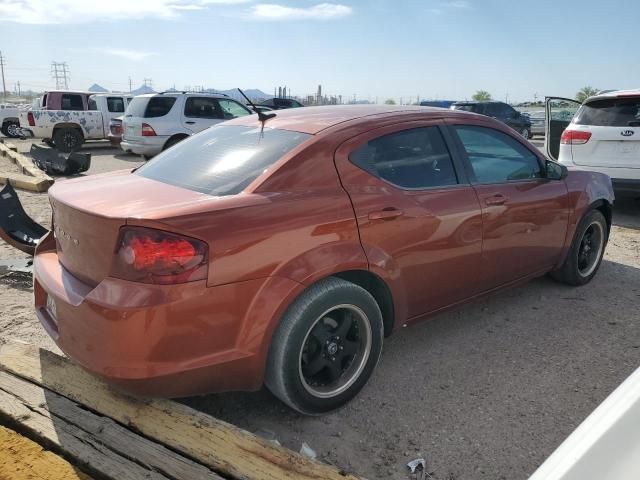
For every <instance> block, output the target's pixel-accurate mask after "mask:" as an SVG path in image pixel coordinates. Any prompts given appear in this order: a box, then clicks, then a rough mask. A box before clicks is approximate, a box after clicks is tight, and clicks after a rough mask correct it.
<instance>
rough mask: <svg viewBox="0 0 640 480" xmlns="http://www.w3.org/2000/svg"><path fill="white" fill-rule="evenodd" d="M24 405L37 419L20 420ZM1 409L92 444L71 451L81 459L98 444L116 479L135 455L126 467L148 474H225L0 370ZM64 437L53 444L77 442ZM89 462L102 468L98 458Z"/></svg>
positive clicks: (200, 479) (193, 478) (205, 477)
mask: <svg viewBox="0 0 640 480" xmlns="http://www.w3.org/2000/svg"><path fill="white" fill-rule="evenodd" d="M23 407H26V409H27V410H30V411H31V412H32V414H33V415H36V417H37V420H31V419H30V418H29V419H24V420H22V421H21V418H20V417H19V415H20V414H21V412H23V411H25V410H24V408H23ZM2 413H5V415H6V416H8V417H10V418H11V419H12V420H13V421H16V422H20V423H22V424H24V425H25V426H26V427H27V428H29V430H30V432H31V433H32V434H33V435H34V436H35V437H36V438H42V439H43V440H46V441H49V442H50V441H52V435H50V433H49V432H51V427H53V428H54V429H55V431H56V432H57V433H59V432H61V431H64V432H69V433H70V434H73V436H74V437H76V438H79V439H80V440H82V441H83V442H84V443H85V444H87V445H89V447H86V446H85V445H80V446H81V447H82V448H81V449H79V450H76V451H74V452H73V456H74V459H75V461H77V462H87V461H88V456H93V455H95V454H96V452H95V451H94V450H95V449H94V448H92V447H91V445H96V444H97V445H100V447H101V448H100V449H99V450H98V452H97V453H98V454H104V455H106V457H107V458H106V459H103V460H101V465H103V467H102V468H100V469H99V471H100V473H101V474H102V475H105V476H108V477H111V478H114V479H117V480H120V477H119V476H118V475H119V474H120V473H119V472H120V469H121V465H120V462H121V457H122V458H124V459H125V460H126V462H130V461H131V460H127V459H133V463H134V465H133V467H131V466H128V467H127V468H133V469H134V470H135V471H137V472H138V473H136V475H138V474H140V473H142V474H144V475H145V477H144V478H156V477H155V476H153V475H152V472H159V473H160V474H161V475H160V476H158V477H157V478H162V479H164V478H169V479H183V478H188V479H189V480H222V479H221V477H220V476H219V475H217V474H216V473H214V472H212V471H211V470H210V469H209V468H207V467H205V466H203V465H200V464H198V463H196V462H194V461H192V460H189V459H187V458H185V457H183V456H181V455H179V454H177V453H175V452H173V451H171V450H169V449H167V448H166V447H164V446H163V445H160V444H159V443H156V442H153V441H151V440H148V439H146V438H144V437H141V436H140V435H137V434H136V433H134V432H132V431H131V430H128V429H126V428H124V427H122V426H121V425H119V424H117V423H116V422H114V421H113V420H112V419H110V418H108V417H103V416H101V415H97V414H95V413H93V412H90V411H88V410H86V409H85V408H82V407H81V406H79V405H77V404H76V403H74V402H72V401H71V400H69V399H67V398H65V397H62V396H60V395H58V394H57V393H54V392H51V391H49V390H45V389H43V388H42V387H41V386H39V385H36V384H33V383H30V382H28V381H27V380H23V379H21V378H19V377H16V376H14V375H12V374H10V373H7V372H0V415H2ZM38 416H39V417H42V418H39V417H38ZM65 442H66V440H65V439H64V438H62V437H60V435H58V437H57V439H56V442H55V444H56V445H57V446H58V447H59V448H60V450H63V451H69V450H70V448H72V447H73V446H74V445H76V444H75V443H74V442H72V444H71V445H70V446H68V445H67V444H66V443H65ZM85 448H89V449H90V451H89V452H87V451H86V450H85ZM70 453H71V452H70ZM113 453H115V455H113ZM112 458H114V460H115V461H116V462H117V468H116V469H115V470H114V469H113V465H112V463H111V462H110V461H109V460H110V459H112ZM126 462H125V463H126ZM88 463H90V464H91V466H92V467H93V468H94V469H96V470H98V465H97V464H96V462H95V461H89V462H88ZM140 466H142V469H141V468H140Z"/></svg>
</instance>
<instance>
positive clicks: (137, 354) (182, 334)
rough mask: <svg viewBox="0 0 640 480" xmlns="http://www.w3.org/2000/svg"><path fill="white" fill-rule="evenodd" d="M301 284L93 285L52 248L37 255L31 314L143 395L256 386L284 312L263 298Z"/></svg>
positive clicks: (88, 361) (74, 354) (112, 281)
mask: <svg viewBox="0 0 640 480" xmlns="http://www.w3.org/2000/svg"><path fill="white" fill-rule="evenodd" d="M298 287H299V284H297V283H296V282H293V281H291V280H286V279H282V278H274V277H268V278H263V279H257V280H248V281H244V282H238V283H233V284H227V285H221V286H217V287H207V286H206V282H205V281H202V282H192V283H186V284H181V285H172V286H169V285H147V284H139V283H133V282H128V281H124V280H119V279H116V278H110V277H107V278H105V279H104V280H103V281H102V282H101V283H99V284H98V285H96V286H95V287H93V286H90V285H87V284H85V283H82V282H81V281H80V280H78V279H77V278H75V277H74V276H73V275H72V274H71V273H69V272H68V271H67V270H65V269H64V268H63V267H62V265H61V264H60V263H59V261H58V256H57V254H56V252H55V251H45V252H37V253H36V256H35V258H34V295H35V310H36V314H37V316H38V319H39V320H40V322H41V324H42V325H43V327H44V328H45V330H46V331H47V332H48V333H49V335H50V336H51V337H52V338H53V339H54V341H55V342H56V344H57V345H58V346H59V347H60V349H61V350H62V351H63V352H65V354H67V355H68V356H69V357H71V358H72V359H73V360H74V361H75V362H77V363H78V364H80V365H81V366H82V367H83V368H85V369H87V370H88V371H90V372H92V373H94V374H96V375H98V376H100V377H102V378H103V379H105V380H106V381H107V382H109V383H112V384H115V385H117V386H120V387H121V388H123V389H125V390H127V391H130V392H133V393H136V394H140V395H151V396H162V397H184V396H190V395H196V394H204V393H212V392H221V391H229V390H245V391H252V390H257V389H259V388H260V387H261V385H262V383H263V376H264V364H265V358H266V354H267V352H268V343H269V342H270V338H271V333H272V331H273V328H275V322H277V318H279V315H280V310H278V309H274V308H271V307H269V306H266V305H265V301H258V300H261V299H258V297H260V296H262V295H265V294H269V296H271V295H273V294H275V295H278V296H280V299H282V298H288V297H289V294H290V293H291V292H292V291H293V290H295V289H297V288H298ZM47 297H51V299H52V300H53V302H54V303H55V315H54V314H53V313H52V312H51V311H50V310H49V308H48V307H47ZM269 301H270V302H271V303H272V304H275V303H276V302H273V301H271V299H270V300H269ZM256 304H257V305H259V307H256V308H253V307H254V306H255V305H256Z"/></svg>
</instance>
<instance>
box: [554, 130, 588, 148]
mask: <svg viewBox="0 0 640 480" xmlns="http://www.w3.org/2000/svg"><path fill="white" fill-rule="evenodd" d="M590 138H591V132H585V131H583V130H569V129H567V130H565V131H564V132H562V136H561V137H560V143H562V144H565V145H583V144H585V143H587V142H588V141H589V139H590Z"/></svg>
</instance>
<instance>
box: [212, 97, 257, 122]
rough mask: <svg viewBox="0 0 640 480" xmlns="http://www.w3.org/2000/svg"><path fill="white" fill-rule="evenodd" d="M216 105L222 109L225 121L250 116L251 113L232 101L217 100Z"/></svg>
mask: <svg viewBox="0 0 640 480" xmlns="http://www.w3.org/2000/svg"><path fill="white" fill-rule="evenodd" d="M218 104H219V105H220V108H222V112H223V115H224V118H225V120H230V119H232V118H237V117H244V116H245V115H251V111H250V110H249V109H248V108H246V107H244V106H242V105H240V104H239V103H238V102H236V101H234V100H226V99H219V100H218Z"/></svg>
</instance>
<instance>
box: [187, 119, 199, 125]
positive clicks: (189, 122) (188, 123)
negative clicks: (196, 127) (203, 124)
mask: <svg viewBox="0 0 640 480" xmlns="http://www.w3.org/2000/svg"><path fill="white" fill-rule="evenodd" d="M184 123H186V124H187V125H193V124H194V123H196V122H193V121H191V120H189V121H188V122H184Z"/></svg>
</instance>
